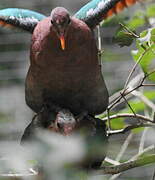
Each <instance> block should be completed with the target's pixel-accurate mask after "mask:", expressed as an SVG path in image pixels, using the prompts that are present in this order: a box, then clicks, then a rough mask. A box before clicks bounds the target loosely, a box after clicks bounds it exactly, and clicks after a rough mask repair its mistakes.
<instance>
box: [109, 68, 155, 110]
mask: <svg viewBox="0 0 155 180" xmlns="http://www.w3.org/2000/svg"><path fill="white" fill-rule="evenodd" d="M153 73H155V70H153V71H152V72H150V73H148V74H145V76H144V77H143V79H142V80H141V82H140V84H139V85H137V86H136V87H135V88H133V89H132V88H130V89H129V87H127V88H126V89H125V90H121V91H120V92H121V93H123V95H124V96H127V95H129V94H131V93H132V92H133V91H135V90H137V89H138V88H140V87H142V86H143V83H144V81H145V79H146V78H147V77H148V76H150V75H151V74H153ZM122 99H123V98H122V95H120V96H118V97H116V99H115V100H113V101H112V103H111V104H109V106H108V109H109V110H110V109H112V108H113V107H115V106H116V105H117V104H118V103H119V102H121V100H122Z"/></svg>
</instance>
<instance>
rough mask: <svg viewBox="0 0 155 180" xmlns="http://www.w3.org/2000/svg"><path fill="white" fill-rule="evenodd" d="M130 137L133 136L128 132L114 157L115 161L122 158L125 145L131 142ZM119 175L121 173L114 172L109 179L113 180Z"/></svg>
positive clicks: (125, 148)
mask: <svg viewBox="0 0 155 180" xmlns="http://www.w3.org/2000/svg"><path fill="white" fill-rule="evenodd" d="M132 138H133V133H130V134H129V135H128V137H127V138H126V140H125V142H124V143H123V145H122V146H121V150H120V152H119V153H118V155H117V157H116V159H115V161H116V162H119V161H120V160H121V159H122V157H123V155H124V153H125V151H126V150H127V147H128V145H129V143H130V142H131V140H132ZM120 175H121V173H119V174H115V175H113V176H111V177H110V179H109V180H115V179H116V178H118V177H119V176H120Z"/></svg>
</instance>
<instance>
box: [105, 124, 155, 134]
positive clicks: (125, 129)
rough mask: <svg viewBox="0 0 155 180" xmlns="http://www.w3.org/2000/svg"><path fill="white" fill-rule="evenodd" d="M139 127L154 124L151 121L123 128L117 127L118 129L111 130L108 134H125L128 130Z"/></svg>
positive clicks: (154, 125)
mask: <svg viewBox="0 0 155 180" xmlns="http://www.w3.org/2000/svg"><path fill="white" fill-rule="evenodd" d="M140 127H154V128H155V124H153V123H152V124H151V123H145V124H144V123H139V124H134V125H129V126H127V127H125V128H124V129H119V130H112V131H110V132H109V133H108V135H114V134H120V133H121V134H125V133H126V132H128V131H131V130H133V129H136V128H140Z"/></svg>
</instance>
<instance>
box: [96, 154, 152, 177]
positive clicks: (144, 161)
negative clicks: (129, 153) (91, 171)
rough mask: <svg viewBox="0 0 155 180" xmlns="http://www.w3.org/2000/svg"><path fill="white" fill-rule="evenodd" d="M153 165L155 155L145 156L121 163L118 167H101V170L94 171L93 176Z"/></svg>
mask: <svg viewBox="0 0 155 180" xmlns="http://www.w3.org/2000/svg"><path fill="white" fill-rule="evenodd" d="M153 163H155V154H151V155H146V156H145V157H141V158H138V159H136V160H131V161H128V162H125V163H121V164H120V165H115V166H104V167H101V169H99V170H96V171H95V174H97V175H101V174H118V173H121V172H123V171H126V170H129V169H132V168H135V167H141V166H145V165H148V164H153Z"/></svg>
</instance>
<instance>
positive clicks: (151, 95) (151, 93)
mask: <svg viewBox="0 0 155 180" xmlns="http://www.w3.org/2000/svg"><path fill="white" fill-rule="evenodd" d="M143 94H144V96H146V97H147V98H148V99H149V100H154V99H155V90H154V91H144V93H143Z"/></svg>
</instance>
